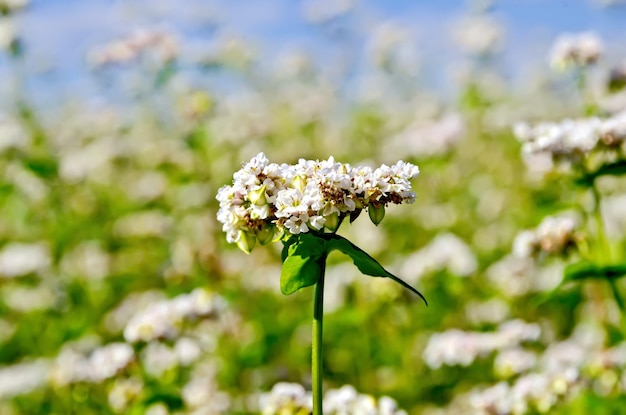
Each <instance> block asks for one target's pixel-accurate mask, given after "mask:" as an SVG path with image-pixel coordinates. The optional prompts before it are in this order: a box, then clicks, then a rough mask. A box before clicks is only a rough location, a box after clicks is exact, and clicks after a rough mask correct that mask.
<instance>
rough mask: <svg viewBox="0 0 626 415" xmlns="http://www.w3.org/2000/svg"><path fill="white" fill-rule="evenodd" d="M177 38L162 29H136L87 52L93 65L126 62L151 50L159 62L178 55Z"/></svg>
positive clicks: (169, 59)
mask: <svg viewBox="0 0 626 415" xmlns="http://www.w3.org/2000/svg"><path fill="white" fill-rule="evenodd" d="M178 50H179V45H178V39H176V37H175V36H174V35H173V34H172V33H171V32H169V31H167V30H164V29H137V30H135V31H134V32H133V33H131V34H130V35H128V36H127V37H125V38H122V39H120V40H116V41H114V42H111V43H109V44H106V45H104V46H100V47H97V48H94V49H93V50H91V51H90V52H89V55H88V58H87V59H88V61H89V63H90V64H92V65H93V66H104V65H110V64H120V63H126V62H129V61H132V60H135V59H138V58H139V57H140V56H141V55H143V54H146V53H148V52H152V53H153V54H154V57H156V58H157V59H158V60H159V61H160V62H168V61H171V60H173V59H175V58H176V56H177V55H178Z"/></svg>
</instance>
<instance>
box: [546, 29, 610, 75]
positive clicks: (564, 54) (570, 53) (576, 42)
mask: <svg viewBox="0 0 626 415" xmlns="http://www.w3.org/2000/svg"><path fill="white" fill-rule="evenodd" d="M602 49H603V48H602V42H601V41H600V39H599V38H598V36H597V35H596V34H595V33H593V32H583V33H579V34H575V35H574V34H564V35H561V36H559V37H558V38H557V39H556V41H555V42H554V44H553V45H552V49H551V51H550V64H551V65H552V67H553V68H555V69H558V70H563V69H566V68H567V67H569V66H587V65H591V64H593V63H595V62H596V61H597V60H598V59H599V58H600V56H601V55H602Z"/></svg>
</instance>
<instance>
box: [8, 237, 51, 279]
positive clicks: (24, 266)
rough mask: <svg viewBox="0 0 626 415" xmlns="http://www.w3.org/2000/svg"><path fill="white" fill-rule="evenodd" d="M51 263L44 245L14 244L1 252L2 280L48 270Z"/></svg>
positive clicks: (10, 244)
mask: <svg viewBox="0 0 626 415" xmlns="http://www.w3.org/2000/svg"><path fill="white" fill-rule="evenodd" d="M50 263H51V258H50V252H49V249H48V247H47V246H46V245H45V244H44V243H33V244H26V243H20V242H12V243H9V244H7V245H5V246H4V247H3V248H2V251H0V278H2V277H4V278H14V277H19V276H22V275H26V274H30V273H36V272H41V271H44V270H46V269H47V268H48V267H49V266H50Z"/></svg>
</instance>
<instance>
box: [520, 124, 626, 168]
mask: <svg viewBox="0 0 626 415" xmlns="http://www.w3.org/2000/svg"><path fill="white" fill-rule="evenodd" d="M513 132H514V134H515V136H516V137H517V139H518V140H519V141H520V142H522V152H523V153H524V154H529V155H531V154H538V153H545V154H548V155H551V156H552V157H553V158H554V159H555V160H559V159H561V158H564V157H565V158H568V159H571V158H572V157H575V156H586V155H588V154H589V153H591V152H592V151H594V150H600V149H607V150H610V149H615V150H618V151H619V150H620V148H621V146H622V145H623V143H624V140H626V112H621V113H618V114H616V115H614V116H612V117H609V118H604V119H602V118H598V117H591V118H581V119H566V120H563V121H561V122H543V123H539V124H537V125H535V126H531V125H529V124H527V123H525V122H521V123H517V124H515V126H514V127H513Z"/></svg>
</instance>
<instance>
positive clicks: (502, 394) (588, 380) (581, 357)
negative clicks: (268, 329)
mask: <svg viewBox="0 0 626 415" xmlns="http://www.w3.org/2000/svg"><path fill="white" fill-rule="evenodd" d="M605 341H606V339H605V336H604V333H603V331H602V329H600V328H599V327H598V326H596V325H595V324H593V323H586V322H582V323H580V324H579V325H578V326H577V327H576V328H575V330H574V332H573V333H572V335H571V336H570V337H569V338H568V339H565V340H563V341H560V342H555V343H551V344H549V345H548V346H547V347H546V348H545V349H544V350H543V353H541V354H536V353H534V352H531V351H528V350H524V349H522V348H515V349H508V350H504V351H501V352H500V353H499V354H498V355H497V356H496V359H495V360H494V372H495V373H496V375H497V376H498V377H499V378H501V379H505V380H502V381H500V382H498V383H496V384H494V385H492V386H489V387H485V388H474V389H473V390H472V391H470V392H469V393H467V394H465V395H462V396H459V397H457V399H455V402H454V403H453V404H452V405H450V406H449V407H448V408H446V410H444V411H443V412H441V413H450V414H453V413H467V414H472V415H490V414H502V415H521V414H527V413H529V412H530V413H532V412H533V411H537V412H539V413H549V412H550V411H551V410H553V409H555V407H556V406H557V405H558V404H559V403H561V402H563V401H566V400H571V399H573V398H575V397H576V396H578V395H580V394H581V393H584V392H585V391H588V390H593V392H594V393H596V394H597V395H599V396H603V397H610V396H618V395H620V394H623V393H624V391H625V390H626V370H625V369H626V358H625V356H626V355H625V354H624V348H625V346H626V345H625V344H624V343H619V344H616V345H613V346H612V347H606V346H605ZM506 379H510V380H506Z"/></svg>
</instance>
